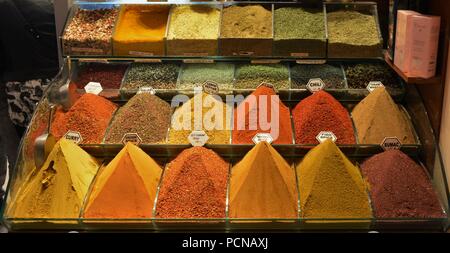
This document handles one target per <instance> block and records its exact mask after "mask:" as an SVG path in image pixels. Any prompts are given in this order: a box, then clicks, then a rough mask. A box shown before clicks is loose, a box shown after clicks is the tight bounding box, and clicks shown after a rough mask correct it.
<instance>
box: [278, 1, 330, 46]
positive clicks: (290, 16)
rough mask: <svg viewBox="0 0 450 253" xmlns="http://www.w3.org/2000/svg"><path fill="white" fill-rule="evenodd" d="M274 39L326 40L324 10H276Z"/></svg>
mask: <svg viewBox="0 0 450 253" xmlns="http://www.w3.org/2000/svg"><path fill="white" fill-rule="evenodd" d="M274 33H275V34H274V39H275V40H283V39H324V38H325V25H324V14H323V11H322V10H313V9H304V8H295V7H284V8H280V9H276V10H275V14H274Z"/></svg>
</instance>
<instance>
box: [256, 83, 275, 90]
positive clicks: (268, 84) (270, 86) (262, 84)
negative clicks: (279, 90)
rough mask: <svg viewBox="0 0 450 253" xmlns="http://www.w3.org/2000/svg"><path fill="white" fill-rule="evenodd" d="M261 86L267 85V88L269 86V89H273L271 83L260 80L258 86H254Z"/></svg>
mask: <svg viewBox="0 0 450 253" xmlns="http://www.w3.org/2000/svg"><path fill="white" fill-rule="evenodd" d="M261 86H266V87H269V88H271V89H274V90H275V88H274V86H273V84H271V83H266V82H262V83H261V84H259V85H258V87H256V88H259V87H261Z"/></svg>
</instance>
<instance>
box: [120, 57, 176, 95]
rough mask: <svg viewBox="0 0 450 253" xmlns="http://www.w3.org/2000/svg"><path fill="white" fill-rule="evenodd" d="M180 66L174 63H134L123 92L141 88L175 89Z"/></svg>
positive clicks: (126, 76) (127, 75)
mask: <svg viewBox="0 0 450 253" xmlns="http://www.w3.org/2000/svg"><path fill="white" fill-rule="evenodd" d="M178 72H179V66H178V65H177V64H172V63H150V64H147V63H133V64H131V66H130V68H129V70H128V71H127V73H126V75H125V79H124V83H123V85H122V88H121V89H122V90H134V91H137V90H138V89H139V88H140V87H145V86H150V87H152V88H154V89H174V88H175V87H176V84H177V79H178Z"/></svg>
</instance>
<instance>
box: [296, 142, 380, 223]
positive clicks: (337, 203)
mask: <svg viewBox="0 0 450 253" xmlns="http://www.w3.org/2000/svg"><path fill="white" fill-rule="evenodd" d="M296 170H297V180H298V184H299V192H300V210H301V217H302V218H313V219H327V218H329V219H333V218H334V219H338V218H359V219H370V218H372V210H371V207H370V203H369V196H368V193H367V189H366V184H365V182H364V180H363V178H362V176H361V174H360V172H359V169H358V167H356V166H354V165H353V164H352V163H351V162H350V160H348V158H347V157H346V156H345V155H344V153H342V151H341V150H339V148H338V147H337V146H336V144H334V143H333V141H331V140H330V139H328V140H326V141H325V142H323V143H321V144H319V145H318V146H316V147H315V148H313V149H312V150H310V151H309V152H308V153H307V154H306V156H305V157H304V158H303V160H302V161H301V163H300V164H298V165H297V166H296ZM361 222H362V221H361Z"/></svg>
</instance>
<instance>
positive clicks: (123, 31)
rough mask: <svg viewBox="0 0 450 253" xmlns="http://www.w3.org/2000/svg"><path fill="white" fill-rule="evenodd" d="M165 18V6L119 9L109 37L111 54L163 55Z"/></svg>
mask: <svg viewBox="0 0 450 253" xmlns="http://www.w3.org/2000/svg"><path fill="white" fill-rule="evenodd" d="M168 16H169V8H168V6H155V5H151V6H148V5H124V6H122V8H121V10H120V14H119V19H118V21H117V27H116V31H115V33H114V36H113V49H114V55H117V56H129V55H131V56H152V55H164V37H165V33H166V25H167V19H168Z"/></svg>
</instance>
